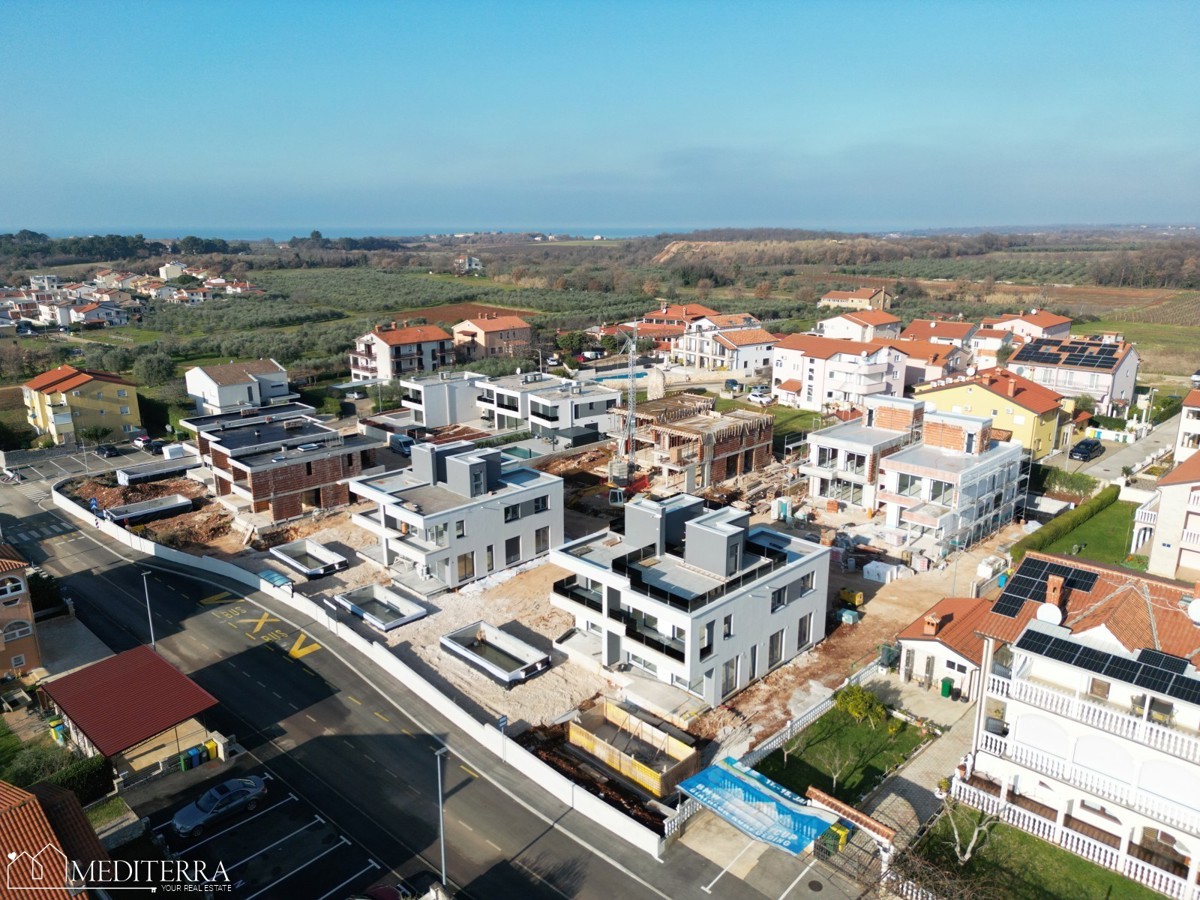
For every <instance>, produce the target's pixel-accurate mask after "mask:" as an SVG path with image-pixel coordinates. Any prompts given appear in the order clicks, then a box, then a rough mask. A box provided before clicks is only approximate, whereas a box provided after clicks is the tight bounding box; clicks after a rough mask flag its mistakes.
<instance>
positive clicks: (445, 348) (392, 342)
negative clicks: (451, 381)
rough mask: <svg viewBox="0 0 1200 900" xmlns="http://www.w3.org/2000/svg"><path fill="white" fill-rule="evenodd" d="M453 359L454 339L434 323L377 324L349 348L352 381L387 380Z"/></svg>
mask: <svg viewBox="0 0 1200 900" xmlns="http://www.w3.org/2000/svg"><path fill="white" fill-rule="evenodd" d="M453 360H454V338H453V336H451V335H450V334H447V333H446V331H445V330H443V329H441V328H439V327H438V326H436V325H411V326H405V325H402V324H399V323H397V322H391V323H389V324H386V325H376V326H375V328H374V329H372V330H371V331H369V332H368V333H367V334H364V335H363V336H362V337H360V338H359V339H358V340H357V341H355V342H354V349H353V350H351V351H350V378H351V380H353V381H390V380H391V379H393V378H399V377H400V376H401V375H414V374H417V373H419V372H432V371H434V370H436V369H440V368H441V367H442V366H448V365H450V364H451V363H452V362H453Z"/></svg>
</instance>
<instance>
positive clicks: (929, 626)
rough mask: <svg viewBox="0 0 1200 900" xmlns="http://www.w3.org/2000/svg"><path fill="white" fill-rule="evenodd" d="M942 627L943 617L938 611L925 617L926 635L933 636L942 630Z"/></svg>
mask: <svg viewBox="0 0 1200 900" xmlns="http://www.w3.org/2000/svg"><path fill="white" fill-rule="evenodd" d="M941 627H942V617H941V616H939V615H937V614H936V613H930V614H929V615H927V616H926V617H925V630H924V632H923V634H924V635H925V637H933V636H934V635H936V634H937V633H938V631H940V630H941Z"/></svg>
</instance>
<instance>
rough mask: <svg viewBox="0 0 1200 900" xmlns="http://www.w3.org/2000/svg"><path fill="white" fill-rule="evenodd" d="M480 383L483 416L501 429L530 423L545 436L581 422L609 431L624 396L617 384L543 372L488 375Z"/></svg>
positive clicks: (537, 432)
mask: <svg viewBox="0 0 1200 900" xmlns="http://www.w3.org/2000/svg"><path fill="white" fill-rule="evenodd" d="M476 387H477V388H478V390H479V394H478V399H477V401H476V405H477V407H478V413H477V415H478V416H479V418H481V419H483V420H485V421H487V422H490V423H491V424H492V425H493V426H494V427H495V428H496V430H498V431H507V430H510V429H513V428H528V429H529V430H530V431H532V432H533V433H534V434H538V435H543V436H546V437H551V436H553V434H554V432H556V431H560V430H563V429H567V428H577V427H581V428H587V427H593V426H594V427H595V428H597V429H599V430H601V431H609V430H610V429H611V427H612V425H613V421H612V410H613V409H614V408H615V407H616V405H617V403H618V402H619V401H620V398H621V392H620V391H619V390H617V389H615V388H608V387H604V386H603V385H601V384H596V383H593V382H579V381H572V380H570V379H567V378H559V377H557V376H555V375H545V374H543V373H541V372H524V373H518V374H516V375H503V376H496V377H492V378H484V379H481V380H480V381H478V382H477V385H476Z"/></svg>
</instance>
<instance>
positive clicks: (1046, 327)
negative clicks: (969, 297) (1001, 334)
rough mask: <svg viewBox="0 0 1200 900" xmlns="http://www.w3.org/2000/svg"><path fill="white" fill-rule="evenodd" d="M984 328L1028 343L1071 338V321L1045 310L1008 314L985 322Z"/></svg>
mask: <svg viewBox="0 0 1200 900" xmlns="http://www.w3.org/2000/svg"><path fill="white" fill-rule="evenodd" d="M983 327H984V328H994V329H997V330H1000V331H1007V332H1010V333H1012V334H1014V335H1016V336H1017V337H1020V338H1023V339H1024V340H1027V341H1032V340H1036V339H1038V338H1059V339H1062V338H1068V337H1070V336H1071V320H1070V319H1069V318H1067V317H1066V316H1059V315H1056V314H1054V313H1050V312H1046V311H1045V310H1044V309H1043V310H1037V309H1031V310H1030V311H1029V312H1024V311H1021V312H1020V313H1008V314H1006V315H1003V316H996V317H994V318H987V319H984V320H983Z"/></svg>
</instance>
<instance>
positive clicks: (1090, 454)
mask: <svg viewBox="0 0 1200 900" xmlns="http://www.w3.org/2000/svg"><path fill="white" fill-rule="evenodd" d="M1103 452H1104V445H1103V444H1101V443H1100V442H1099V441H1098V440H1096V439H1095V438H1085V439H1084V440H1082V441H1080V442H1079V443H1078V444H1076V445H1075V446H1074V447H1072V448H1071V452H1070V453H1069V454H1068V456H1069V457H1070V458H1071V459H1082V460H1083V461H1085V462H1086V461H1087V460H1089V459H1095V458H1096V457H1097V456H1099V455H1100V454H1101V453H1103Z"/></svg>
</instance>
